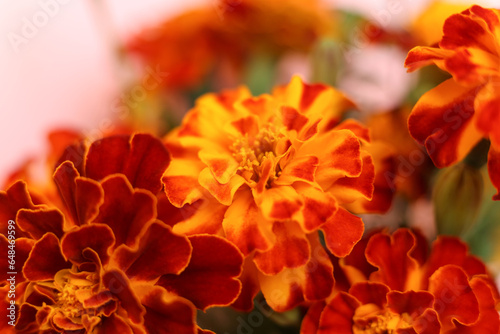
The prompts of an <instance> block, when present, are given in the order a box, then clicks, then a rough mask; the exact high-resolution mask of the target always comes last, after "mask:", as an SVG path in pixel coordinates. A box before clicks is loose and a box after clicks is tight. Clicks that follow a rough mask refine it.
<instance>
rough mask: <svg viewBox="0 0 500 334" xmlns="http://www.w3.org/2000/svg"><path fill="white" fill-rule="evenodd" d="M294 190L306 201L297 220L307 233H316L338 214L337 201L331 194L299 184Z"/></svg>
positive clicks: (297, 215)
mask: <svg viewBox="0 0 500 334" xmlns="http://www.w3.org/2000/svg"><path fill="white" fill-rule="evenodd" d="M294 188H295V189H296V190H297V193H299V194H300V195H301V196H302V200H303V201H304V207H303V208H302V210H300V211H299V212H298V213H297V214H296V215H295V219H296V220H297V221H298V222H299V224H300V226H301V227H302V229H303V230H304V231H305V232H312V231H316V230H317V229H318V228H320V227H321V226H322V225H323V224H324V223H326V222H327V221H328V220H329V219H330V218H331V217H332V216H333V215H334V214H335V212H337V209H338V206H337V201H336V200H335V198H334V197H333V196H332V195H330V194H329V193H325V192H323V191H322V190H320V189H317V188H314V187H312V186H310V185H305V184H297V185H295V186H294Z"/></svg>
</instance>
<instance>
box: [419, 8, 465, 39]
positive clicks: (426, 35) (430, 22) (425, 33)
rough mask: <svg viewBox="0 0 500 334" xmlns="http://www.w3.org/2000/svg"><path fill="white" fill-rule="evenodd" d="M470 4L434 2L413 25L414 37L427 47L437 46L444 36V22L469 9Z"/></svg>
mask: <svg viewBox="0 0 500 334" xmlns="http://www.w3.org/2000/svg"><path fill="white" fill-rule="evenodd" d="M469 7H470V5H468V4H457V3H450V2H443V1H433V2H432V3H431V4H430V5H429V6H428V7H427V9H426V10H425V11H424V12H423V13H422V14H420V16H419V17H417V19H416V20H415V21H414V22H413V23H412V25H411V34H412V36H413V37H414V38H415V39H417V40H418V41H419V43H423V44H425V45H429V46H431V45H434V44H437V43H438V42H439V41H440V40H441V37H442V36H443V24H444V21H445V20H446V19H447V18H448V17H449V16H451V15H452V14H455V13H459V12H461V11H463V10H466V9H467V8H469Z"/></svg>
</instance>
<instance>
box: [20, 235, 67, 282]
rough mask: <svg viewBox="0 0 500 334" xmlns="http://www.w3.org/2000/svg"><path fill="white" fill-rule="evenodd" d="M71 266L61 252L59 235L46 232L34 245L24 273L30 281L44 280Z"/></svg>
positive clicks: (52, 277)
mask: <svg viewBox="0 0 500 334" xmlns="http://www.w3.org/2000/svg"><path fill="white" fill-rule="evenodd" d="M70 266H71V265H70V264H69V263H68V262H66V260H65V259H64V257H63V255H62V253H61V247H60V246H59V240H58V239H57V237H56V236H55V235H54V234H52V233H46V234H45V235H44V236H43V237H42V238H41V239H40V240H38V241H37V242H36V244H35V245H34V246H33V250H32V251H31V253H30V255H29V257H28V259H27V260H26V263H25V265H24V268H23V274H24V277H26V279H27V280H29V281H44V280H49V279H54V276H55V274H56V273H57V272H58V271H59V270H61V269H64V268H68V267H70Z"/></svg>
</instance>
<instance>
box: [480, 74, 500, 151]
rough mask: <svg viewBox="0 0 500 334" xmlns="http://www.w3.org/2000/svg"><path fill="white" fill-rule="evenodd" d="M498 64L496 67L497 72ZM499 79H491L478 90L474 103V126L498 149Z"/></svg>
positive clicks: (499, 133) (499, 116)
mask: <svg viewBox="0 0 500 334" xmlns="http://www.w3.org/2000/svg"><path fill="white" fill-rule="evenodd" d="M498 68H500V64H499V65H497V71H498ZM499 108H500V78H498V77H497V78H492V79H491V80H490V82H488V83H487V84H486V85H485V86H483V87H482V88H481V90H479V92H478V93H477V95H476V99H475V101H474V109H475V111H476V113H477V117H476V126H477V128H478V130H479V131H481V133H482V134H483V135H484V136H485V137H489V138H490V140H491V143H492V145H493V146H494V147H500V131H499V130H498V124H500V113H499V112H498V110H499Z"/></svg>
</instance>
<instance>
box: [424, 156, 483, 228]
mask: <svg viewBox="0 0 500 334" xmlns="http://www.w3.org/2000/svg"><path fill="white" fill-rule="evenodd" d="M482 196H483V177H482V175H481V171H480V170H479V169H476V168H473V167H470V166H468V165H466V164H463V163H461V164H458V165H455V166H452V167H449V168H446V169H444V170H441V171H440V173H439V175H438V177H437V181H436V185H435V188H434V193H433V202H434V216H435V219H436V227H437V231H438V233H439V234H447V235H455V236H460V235H462V236H463V235H464V234H465V233H466V232H468V231H469V230H470V228H471V227H473V226H474V223H475V221H476V218H477V215H478V213H479V209H480V207H481V202H482Z"/></svg>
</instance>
